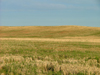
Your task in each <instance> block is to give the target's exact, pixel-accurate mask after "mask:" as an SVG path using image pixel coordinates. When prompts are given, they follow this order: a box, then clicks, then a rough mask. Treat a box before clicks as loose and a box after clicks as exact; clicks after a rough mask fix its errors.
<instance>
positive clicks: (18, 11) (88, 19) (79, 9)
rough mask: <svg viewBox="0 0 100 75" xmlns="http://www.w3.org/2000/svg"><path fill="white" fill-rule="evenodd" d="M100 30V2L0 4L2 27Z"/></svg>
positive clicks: (2, 0) (3, 0) (4, 0)
mask: <svg viewBox="0 0 100 75" xmlns="http://www.w3.org/2000/svg"><path fill="white" fill-rule="evenodd" d="M61 25H79V26H92V27H100V0H0V26H61Z"/></svg>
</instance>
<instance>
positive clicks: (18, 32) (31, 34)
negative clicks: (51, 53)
mask: <svg viewBox="0 0 100 75" xmlns="http://www.w3.org/2000/svg"><path fill="white" fill-rule="evenodd" d="M69 36H70V37H76V36H77V37H81V36H84V37H85V36H94V37H100V27H87V26H75V25H70V26H0V37H16V38H62V37H69Z"/></svg>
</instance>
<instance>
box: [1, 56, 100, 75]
mask: <svg viewBox="0 0 100 75" xmlns="http://www.w3.org/2000/svg"><path fill="white" fill-rule="evenodd" d="M0 59H1V60H0V64H1V65H0V70H2V69H4V67H5V66H6V67H7V66H10V67H14V68H15V67H16V65H17V66H18V67H20V68H16V69H14V68H12V69H11V70H12V71H11V72H8V73H9V75H10V74H11V73H12V75H14V70H16V71H18V73H16V74H22V75H24V74H25V75H26V73H27V74H29V75H31V72H30V71H29V72H28V69H29V70H31V71H32V69H31V68H28V67H27V66H28V65H31V67H34V66H36V67H37V69H36V72H37V75H46V74H47V73H48V72H49V71H54V72H55V73H57V72H60V71H61V72H62V75H69V74H72V75H77V74H79V73H83V74H84V75H94V74H95V75H100V68H98V67H97V64H98V62H97V60H95V59H90V60H88V61H85V59H80V60H77V59H63V60H62V63H61V64H59V62H58V61H54V60H50V58H48V59H47V57H45V58H44V59H43V60H41V59H40V60H39V59H38V58H36V57H34V59H33V58H32V57H27V58H23V57H22V56H13V55H6V56H3V57H0ZM48 60H49V61H48ZM99 65H100V64H99ZM43 73H44V74H43ZM1 74H4V75H6V74H5V73H3V72H2V73H1ZM32 74H34V72H33V73H32ZM51 75H52V74H51ZM59 75H61V74H59ZM80 75H81V74H80Z"/></svg>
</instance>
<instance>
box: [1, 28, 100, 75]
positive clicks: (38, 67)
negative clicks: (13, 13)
mask: <svg viewBox="0 0 100 75" xmlns="http://www.w3.org/2000/svg"><path fill="white" fill-rule="evenodd" d="M0 75H100V28H99V27H82V26H23V27H6V26H0Z"/></svg>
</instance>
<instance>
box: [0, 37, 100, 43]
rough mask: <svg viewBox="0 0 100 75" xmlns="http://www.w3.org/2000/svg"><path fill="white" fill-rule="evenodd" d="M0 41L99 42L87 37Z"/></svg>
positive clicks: (97, 39)
mask: <svg viewBox="0 0 100 75" xmlns="http://www.w3.org/2000/svg"><path fill="white" fill-rule="evenodd" d="M0 40H20V41H21V40H31V41H54V42H100V39H99V38H92V37H91V38H87V37H68V38H67V37H66V38H63V39H61V38H60V39H52V38H0Z"/></svg>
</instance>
